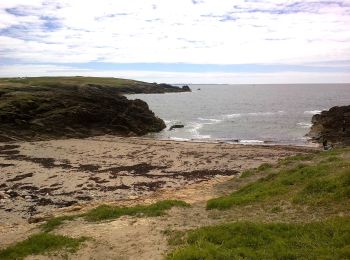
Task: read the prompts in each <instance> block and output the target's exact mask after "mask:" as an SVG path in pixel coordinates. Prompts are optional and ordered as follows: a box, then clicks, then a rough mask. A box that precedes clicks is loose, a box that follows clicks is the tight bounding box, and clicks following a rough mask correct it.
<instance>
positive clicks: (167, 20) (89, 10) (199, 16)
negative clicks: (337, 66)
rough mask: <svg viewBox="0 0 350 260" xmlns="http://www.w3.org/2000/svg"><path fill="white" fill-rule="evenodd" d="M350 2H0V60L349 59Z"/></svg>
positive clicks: (266, 61)
mask: <svg viewBox="0 0 350 260" xmlns="http://www.w3.org/2000/svg"><path fill="white" fill-rule="evenodd" d="M349 24H350V2H349V1H348V0H341V1H321V0H319V1H312V0H305V1H295V0H285V1H273V0H262V1H248V0H235V1H231V0H220V1H219V2H218V1H214V0H193V1H191V0H178V1H170V0H150V1H142V0H129V1H113V0H100V1H84V0H74V1H73V0H61V1H58V0H2V1H1V3H0V59H6V60H8V59H10V60H16V61H17V63H18V64H21V63H23V64H24V63H46V64H47V63H50V64H52V63H57V64H59V63H61V64H62V65H64V64H66V63H84V62H96V61H98V62H110V63H156V62H158V63H159V62H161V63H197V64H251V63H254V64H277V63H278V64H305V63H326V62H327V61H343V60H350V30H349V29H348V27H349Z"/></svg>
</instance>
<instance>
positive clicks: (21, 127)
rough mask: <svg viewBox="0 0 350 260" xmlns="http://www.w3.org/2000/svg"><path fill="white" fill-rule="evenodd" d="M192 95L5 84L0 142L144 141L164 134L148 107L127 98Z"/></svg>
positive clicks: (60, 82)
mask: <svg viewBox="0 0 350 260" xmlns="http://www.w3.org/2000/svg"><path fill="white" fill-rule="evenodd" d="M186 91H191V90H190V89H189V88H188V87H184V88H179V87H175V86H171V85H167V84H157V83H146V82H141V81H133V80H126V79H116V78H94V77H39V78H7V79H1V80H0V142H6V141H18V140H46V139H55V138H73V137H75V138H84V137H89V136H96V135H104V134H111V135H122V136H139V135H144V134H146V133H149V132H157V131H161V130H162V129H164V128H165V124H164V122H163V120H161V119H160V118H158V117H156V116H155V115H154V113H153V112H152V111H151V110H150V109H149V107H148V105H147V104H146V103H145V102H144V101H142V100H139V99H136V100H128V99H127V98H126V97H124V96H123V94H135V93H166V92H186Z"/></svg>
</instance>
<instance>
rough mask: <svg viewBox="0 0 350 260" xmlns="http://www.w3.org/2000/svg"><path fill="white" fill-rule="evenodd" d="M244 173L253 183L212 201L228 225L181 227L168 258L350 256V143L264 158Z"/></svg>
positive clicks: (212, 209) (212, 208)
mask: <svg viewBox="0 0 350 260" xmlns="http://www.w3.org/2000/svg"><path fill="white" fill-rule="evenodd" d="M240 178H241V179H240V181H241V182H242V183H244V182H245V183H246V184H245V185H243V186H241V187H240V188H239V189H238V190H236V191H234V192H232V193H231V194H229V195H226V196H222V197H219V198H215V199H211V200H209V201H208V202H207V206H206V207H207V210H208V211H209V212H213V213H214V212H216V214H217V215H220V216H224V221H223V222H224V223H225V224H221V225H215V226H209V227H202V228H199V229H195V230H191V231H188V232H183V233H179V234H180V235H181V236H180V237H179V235H178V237H177V241H180V242H179V244H180V245H176V246H177V249H175V251H173V252H172V253H170V254H169V255H168V257H167V258H168V259H350V217H349V209H350V149H336V150H332V151H328V152H320V153H316V154H308V155H298V156H294V157H290V158H287V159H283V160H280V161H279V162H278V163H276V164H275V165H270V164H263V165H261V166H260V167H258V168H256V169H250V170H248V171H245V172H243V173H242V175H241V177H240ZM279 205H288V211H286V212H283V211H284V210H285V209H283V208H281V207H280V206H279ZM252 212H253V214H252ZM254 212H255V213H254ZM237 213H239V214H237ZM230 214H231V215H230ZM237 216H238V219H240V221H237ZM257 216H258V217H257ZM271 216H273V217H271ZM256 219H261V220H263V221H261V220H256ZM314 219H318V220H317V221H315V220H314Z"/></svg>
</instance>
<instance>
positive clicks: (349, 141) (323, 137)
mask: <svg viewBox="0 0 350 260" xmlns="http://www.w3.org/2000/svg"><path fill="white" fill-rule="evenodd" d="M308 136H309V137H311V139H312V140H314V141H316V142H318V143H327V144H328V145H332V146H349V145H350V105H349V106H341V107H338V106H336V107H332V108H331V109H329V110H328V111H323V112H321V114H317V115H314V116H313V117H312V127H311V129H310V132H309V133H308Z"/></svg>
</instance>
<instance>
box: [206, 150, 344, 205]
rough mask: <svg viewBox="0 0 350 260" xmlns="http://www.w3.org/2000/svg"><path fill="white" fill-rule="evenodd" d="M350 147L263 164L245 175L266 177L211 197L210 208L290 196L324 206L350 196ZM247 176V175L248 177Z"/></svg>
mask: <svg viewBox="0 0 350 260" xmlns="http://www.w3.org/2000/svg"><path fill="white" fill-rule="evenodd" d="M349 157H350V150H349V149H337V150H333V151H330V152H322V153H319V154H312V155H299V156H294V157H291V158H288V159H285V160H282V161H280V162H279V164H278V165H277V166H275V167H272V166H271V165H262V166H260V167H259V168H260V169H259V168H258V169H255V170H250V171H246V172H244V173H243V174H242V176H244V177H247V176H251V175H253V174H262V173H265V175H266V176H265V177H263V178H261V179H259V180H258V181H256V182H253V183H250V184H248V185H246V186H244V187H242V188H241V189H240V190H238V191H236V192H233V193H231V194H229V195H228V196H223V197H219V198H215V199H212V200H209V201H208V202H207V209H220V210H224V209H228V208H231V207H233V206H235V205H236V206H239V205H248V204H253V203H259V202H267V201H268V202H271V203H273V202H274V201H276V200H280V199H282V198H283V199H286V200H289V201H292V202H293V203H297V204H306V205H321V204H327V203H337V202H339V203H340V202H341V201H343V200H348V199H350V161H349V159H348V158H349ZM244 177H243V178H244Z"/></svg>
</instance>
